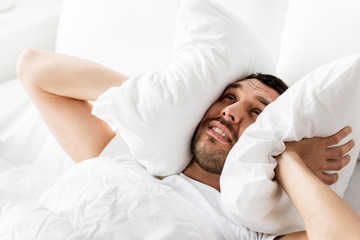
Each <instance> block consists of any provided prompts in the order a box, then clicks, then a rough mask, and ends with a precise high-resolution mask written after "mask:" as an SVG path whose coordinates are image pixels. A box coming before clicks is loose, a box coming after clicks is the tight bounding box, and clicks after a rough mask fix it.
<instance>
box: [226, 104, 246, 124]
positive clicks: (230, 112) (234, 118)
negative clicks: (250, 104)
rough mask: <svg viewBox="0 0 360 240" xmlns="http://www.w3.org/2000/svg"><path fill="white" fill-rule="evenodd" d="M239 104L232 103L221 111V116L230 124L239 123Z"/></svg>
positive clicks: (240, 109) (240, 112) (240, 108)
mask: <svg viewBox="0 0 360 240" xmlns="http://www.w3.org/2000/svg"><path fill="white" fill-rule="evenodd" d="M243 111H244V109H242V107H241V104H240V103H239V102H236V103H233V104H231V105H228V106H226V107H225V108H224V109H223V110H222V111H221V115H222V116H223V117H224V118H225V119H226V120H227V121H230V122H232V123H239V122H240V120H241V116H242V112H243Z"/></svg>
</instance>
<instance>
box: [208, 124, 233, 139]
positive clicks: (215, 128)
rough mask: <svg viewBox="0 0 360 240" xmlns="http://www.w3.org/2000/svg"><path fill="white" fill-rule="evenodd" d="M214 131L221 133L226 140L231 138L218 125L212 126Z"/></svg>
mask: <svg viewBox="0 0 360 240" xmlns="http://www.w3.org/2000/svg"><path fill="white" fill-rule="evenodd" d="M211 129H212V130H213V131H214V132H216V133H218V134H220V135H221V136H222V137H224V138H225V139H226V140H229V138H228V137H227V136H226V134H225V133H224V132H223V131H222V130H221V129H219V128H217V127H212V128H211Z"/></svg>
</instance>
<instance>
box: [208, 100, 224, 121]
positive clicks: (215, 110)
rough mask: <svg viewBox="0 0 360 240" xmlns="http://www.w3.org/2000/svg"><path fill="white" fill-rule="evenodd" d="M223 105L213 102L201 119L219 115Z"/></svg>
mask: <svg viewBox="0 0 360 240" xmlns="http://www.w3.org/2000/svg"><path fill="white" fill-rule="evenodd" d="M223 108H224V107H222V105H221V104H220V103H215V104H213V105H212V106H211V107H209V109H208V110H207V111H206V113H205V115H204V117H203V120H204V119H207V118H213V117H218V116H221V111H222V110H223Z"/></svg>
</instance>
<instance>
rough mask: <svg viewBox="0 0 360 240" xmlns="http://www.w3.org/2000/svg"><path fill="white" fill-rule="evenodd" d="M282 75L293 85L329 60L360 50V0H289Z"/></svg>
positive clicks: (282, 55)
mask: <svg viewBox="0 0 360 240" xmlns="http://www.w3.org/2000/svg"><path fill="white" fill-rule="evenodd" d="M285 22H286V24H285V28H284V31H283V36H282V40H281V49H280V54H279V62H278V70H277V71H278V76H279V77H280V78H282V79H284V80H285V81H286V83H288V84H289V85H292V84H293V83H295V82H296V81H297V80H298V79H300V78H301V77H303V76H304V75H305V74H306V73H308V72H310V71H311V70H313V69H315V68H317V67H320V66H321V65H324V64H326V63H328V62H331V61H334V60H336V59H338V58H341V57H345V56H348V55H350V54H354V53H358V52H360V44H359V43H360V1H359V0H316V1H314V0H289V10H288V14H287V17H286V21H285Z"/></svg>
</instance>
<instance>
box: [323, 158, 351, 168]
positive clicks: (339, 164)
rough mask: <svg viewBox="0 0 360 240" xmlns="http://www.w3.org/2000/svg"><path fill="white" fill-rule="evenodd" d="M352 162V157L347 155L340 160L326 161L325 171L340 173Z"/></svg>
mask: <svg viewBox="0 0 360 240" xmlns="http://www.w3.org/2000/svg"><path fill="white" fill-rule="evenodd" d="M349 162H350V155H346V156H344V157H342V158H340V159H329V160H326V167H325V168H324V171H339V170H341V169H342V168H343V167H345V166H346V165H347V164H348V163H349Z"/></svg>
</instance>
